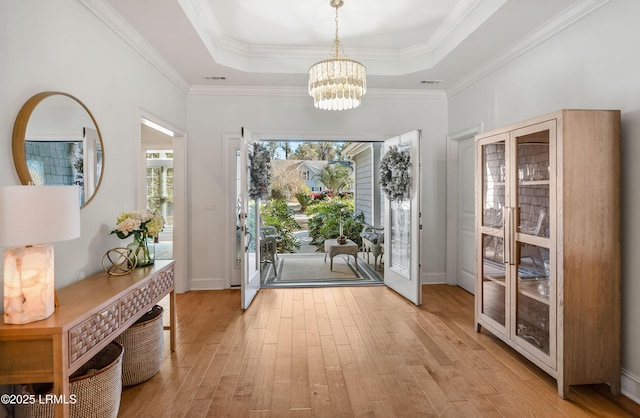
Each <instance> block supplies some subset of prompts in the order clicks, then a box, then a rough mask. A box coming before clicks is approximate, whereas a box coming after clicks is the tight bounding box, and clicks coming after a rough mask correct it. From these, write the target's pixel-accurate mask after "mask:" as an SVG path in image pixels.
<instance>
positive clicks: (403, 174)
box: [380, 147, 411, 200]
mask: <svg viewBox="0 0 640 418" xmlns="http://www.w3.org/2000/svg"><path fill="white" fill-rule="evenodd" d="M410 167H411V158H410V155H409V151H407V150H402V151H399V150H398V148H397V147H391V148H389V151H387V152H386V153H385V154H384V156H383V157H382V159H381V160H380V184H381V185H382V190H383V191H384V193H385V195H386V196H387V198H388V199H389V200H399V199H402V198H404V197H405V196H406V195H407V192H408V191H409V184H410V183H411V175H410V172H409V169H410Z"/></svg>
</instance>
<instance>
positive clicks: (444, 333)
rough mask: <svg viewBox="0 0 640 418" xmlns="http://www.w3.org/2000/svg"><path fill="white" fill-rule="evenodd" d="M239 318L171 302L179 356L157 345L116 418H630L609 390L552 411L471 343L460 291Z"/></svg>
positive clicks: (225, 304) (264, 299)
mask: <svg viewBox="0 0 640 418" xmlns="http://www.w3.org/2000/svg"><path fill="white" fill-rule="evenodd" d="M239 306H240V291H239V290H224V291H194V292H189V293H186V294H182V295H178V296H177V321H178V329H177V331H178V332H177V343H178V344H177V350H176V352H175V353H170V351H169V349H168V347H169V344H168V340H167V341H166V342H165V358H164V360H163V363H162V366H161V369H160V371H159V372H158V374H157V375H155V376H154V377H153V378H152V379H151V380H149V381H147V382H145V383H143V384H141V385H138V386H134V387H131V388H128V389H125V390H124V391H123V393H122V402H121V407H120V414H119V416H121V417H136V418H137V417H162V416H166V417H223V416H233V417H267V416H269V417H278V418H279V417H361V416H366V417H378V416H385V417H402V416H404V417H417V416H428V417H614V416H615V417H639V416H640V405H638V404H636V403H634V402H632V401H631V400H629V399H628V398H625V397H623V396H619V397H615V396H612V395H610V393H609V392H608V387H606V386H605V385H591V386H576V387H572V390H571V391H570V396H569V400H566V401H564V400H562V399H560V398H559V397H558V395H557V389H556V386H555V381H554V380H553V379H551V378H550V377H549V376H547V375H546V374H545V373H543V372H542V371H540V370H539V369H538V368H537V367H535V366H533V365H532V364H531V363H529V362H528V361H527V360H525V359H524V358H523V357H522V356H520V355H519V354H517V353H516V352H515V351H513V350H512V349H511V348H509V347H508V346H506V345H505V344H503V343H502V342H500V341H499V340H497V339H496V338H494V337H492V336H491V335H490V334H489V333H485V332H484V331H483V332H482V333H476V332H475V330H474V326H473V296H472V295H470V294H469V293H467V292H465V291H464V290H462V289H460V288H458V287H454V286H447V285H431V286H424V287H423V305H422V307H415V306H414V305H412V304H411V303H409V302H406V301H405V300H404V299H402V298H401V297H400V296H398V295H397V294H395V293H394V292H393V291H391V290H389V289H387V288H386V287H384V286H374V287H358V288H351V287H336V288H304V289H262V290H261V291H260V292H259V294H258V296H257V298H256V300H255V301H254V302H253V304H252V305H251V307H250V308H249V309H248V310H247V311H246V312H244V313H243V312H242V311H241V310H240V308H239ZM165 314H166V312H165ZM165 335H166V338H167V339H168V332H167V331H165Z"/></svg>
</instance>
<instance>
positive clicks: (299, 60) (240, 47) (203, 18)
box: [178, 0, 508, 76]
mask: <svg viewBox="0 0 640 418" xmlns="http://www.w3.org/2000/svg"><path fill="white" fill-rule="evenodd" d="M507 1H508V0H460V1H459V2H458V3H457V5H456V6H455V7H454V8H453V10H452V12H451V13H450V14H449V16H448V17H447V19H445V20H444V21H443V23H442V24H441V25H440V27H439V28H438V29H437V30H436V31H435V32H434V34H433V36H432V37H431V38H429V39H428V40H427V41H426V42H423V43H419V44H416V45H412V46H408V47H405V48H402V49H398V50H393V49H380V48H353V47H350V48H349V54H348V56H349V57H350V58H353V59H357V60H358V61H361V62H363V63H366V67H367V72H368V73H369V74H371V75H373V74H375V75H388V76H397V75H404V74H409V73H413V72H416V71H422V70H426V69H429V68H432V67H433V66H434V65H436V64H437V63H438V62H439V61H440V60H442V59H443V58H444V57H445V56H446V55H447V54H448V53H449V52H450V51H451V50H452V49H454V48H455V47H456V46H457V45H458V44H459V43H460V42H462V41H463V40H464V39H466V38H467V37H468V36H469V35H470V34H471V33H472V32H473V31H475V30H476V29H478V27H479V26H481V25H482V24H483V23H484V22H485V21H486V20H487V19H488V18H489V17H490V16H491V15H493V14H494V13H495V12H496V11H497V10H498V9H500V8H501V7H502V6H503V5H504V4H505V3H506V2H507ZM178 3H179V4H180V6H181V7H182V9H183V11H184V12H185V15H186V16H187V19H189V21H190V22H191V25H192V26H193V28H194V29H195V31H196V32H197V33H198V35H199V36H200V39H201V40H202V42H203V44H204V45H205V47H206V48H207V50H208V51H209V54H210V55H211V56H212V57H214V60H215V61H216V62H217V63H218V64H220V65H224V66H227V67H231V68H234V69H237V70H240V71H245V72H264V73H304V72H305V71H306V70H307V68H308V67H309V66H310V65H311V64H312V63H313V62H315V61H318V60H319V59H323V58H326V57H327V56H328V55H327V53H328V52H330V51H331V48H330V45H329V44H327V45H326V46H321V47H299V46H286V45H251V44H247V43H244V42H240V41H237V40H235V39H233V38H231V37H229V36H227V35H226V34H225V33H224V32H223V31H222V29H221V27H220V25H219V23H218V21H217V18H216V16H215V14H214V13H213V10H212V9H211V7H210V6H209V4H208V3H207V2H206V1H205V0H178Z"/></svg>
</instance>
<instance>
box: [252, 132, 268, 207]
mask: <svg viewBox="0 0 640 418" xmlns="http://www.w3.org/2000/svg"><path fill="white" fill-rule="evenodd" d="M249 162H250V164H251V165H250V168H249V180H250V183H249V197H250V198H251V199H254V200H255V199H259V198H263V197H266V196H267V195H268V194H269V193H271V157H270V156H269V150H268V149H267V147H266V146H264V145H262V144H258V143H254V144H253V152H251V154H249Z"/></svg>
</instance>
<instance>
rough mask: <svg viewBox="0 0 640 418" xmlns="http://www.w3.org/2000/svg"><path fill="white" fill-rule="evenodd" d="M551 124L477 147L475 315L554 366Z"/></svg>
mask: <svg viewBox="0 0 640 418" xmlns="http://www.w3.org/2000/svg"><path fill="white" fill-rule="evenodd" d="M555 134H556V126H555V121H551V122H546V123H541V124H536V125H533V126H527V127H524V128H522V129H517V130H514V131H511V132H505V133H501V134H498V135H494V136H490V137H487V138H484V139H482V140H481V141H479V142H478V153H477V163H478V172H479V173H481V175H480V176H479V177H478V178H479V180H480V184H478V190H479V191H480V194H479V201H478V203H477V204H478V208H477V210H478V213H479V214H481V215H482V216H481V217H478V220H479V225H478V228H479V231H478V236H480V237H481V239H480V242H479V243H478V249H479V251H480V254H478V259H479V260H481V262H480V263H479V265H478V269H479V271H480V272H481V274H480V277H481V278H482V280H481V281H480V282H479V283H480V285H479V289H478V294H477V295H478V311H479V315H480V316H481V317H483V319H484V320H485V321H486V323H487V324H489V326H490V327H492V328H493V330H494V331H495V332H498V333H502V334H504V335H505V336H508V337H509V338H510V339H512V340H514V341H515V342H517V344H520V345H522V346H525V347H526V348H527V350H529V351H531V352H532V353H534V355H535V356H536V357H537V358H539V359H540V360H541V361H543V362H545V363H546V364H548V365H549V366H551V367H555V337H554V335H555V332H554V331H555V330H554V329H552V327H554V323H555V322H554V321H553V318H552V316H553V315H554V312H553V310H551V309H549V308H550V306H551V305H552V304H553V303H554V302H555V294H554V293H555V292H554V291H553V289H555V286H554V285H553V283H552V282H553V280H554V276H553V275H552V270H553V269H554V267H553V263H554V262H555V260H554V256H553V255H552V252H551V251H550V249H551V236H552V234H554V233H555V231H554V230H553V229H554V228H553V219H554V218H555V214H554V211H555V205H554V204H553V199H554V198H555V194H554V193H553V188H552V187H550V185H551V182H552V180H551V179H553V178H554V176H555V164H554V161H555Z"/></svg>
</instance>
